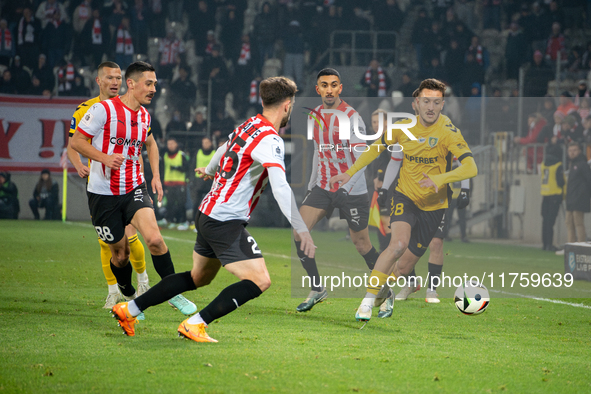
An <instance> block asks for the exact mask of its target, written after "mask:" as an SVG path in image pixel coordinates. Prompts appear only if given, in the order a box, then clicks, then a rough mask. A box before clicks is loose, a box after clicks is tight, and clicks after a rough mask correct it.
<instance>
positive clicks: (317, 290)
mask: <svg viewBox="0 0 591 394" xmlns="http://www.w3.org/2000/svg"><path fill="white" fill-rule="evenodd" d="M300 215H301V216H302V219H303V220H304V223H305V224H306V227H307V228H308V230H310V231H311V230H312V229H313V228H314V226H315V225H316V223H318V222H319V221H320V220H321V219H322V218H323V217H325V216H326V211H325V210H324V209H319V208H314V207H310V206H307V205H302V207H301V208H300ZM293 237H294V240H295V245H296V250H297V254H298V257H299V258H300V262H301V263H302V266H303V267H304V269H305V270H306V273H307V274H308V276H309V277H310V283H311V284H312V289H311V290H310V294H308V297H307V298H306V299H305V300H304V302H302V303H301V304H299V305H298V306H297V308H296V310H297V311H298V312H306V311H309V310H310V309H312V308H313V307H314V305H316V304H318V303H320V302H322V301H324V300H325V299H326V297H327V296H328V293H327V292H326V289H324V288H323V287H322V286H321V280H320V274H319V273H318V266H317V264H316V259H314V258H310V257H308V256H306V254H305V253H304V251H302V250H301V249H300V242H301V239H300V236H299V235H298V233H297V232H295V231H294V232H293ZM368 239H369V237H368Z"/></svg>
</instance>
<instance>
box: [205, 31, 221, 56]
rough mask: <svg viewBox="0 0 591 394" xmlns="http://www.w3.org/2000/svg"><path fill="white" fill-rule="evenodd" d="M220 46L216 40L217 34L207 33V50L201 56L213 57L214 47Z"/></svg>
mask: <svg viewBox="0 0 591 394" xmlns="http://www.w3.org/2000/svg"><path fill="white" fill-rule="evenodd" d="M215 45H218V46H219V44H218V40H217V39H216V38H215V32H214V31H213V30H209V31H208V32H207V39H206V41H205V50H204V52H203V53H202V54H201V55H202V56H205V57H207V56H211V52H213V47H214V46H215Z"/></svg>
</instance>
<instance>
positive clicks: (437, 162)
mask: <svg viewBox="0 0 591 394" xmlns="http://www.w3.org/2000/svg"><path fill="white" fill-rule="evenodd" d="M397 123H410V120H409V119H406V120H401V121H400V122H397ZM409 131H410V132H411V133H412V134H413V135H414V136H415V137H416V138H417V140H416V141H413V140H411V139H410V138H409V137H408V136H407V135H406V134H405V133H404V132H403V131H402V130H401V129H393V130H392V134H391V135H392V138H391V139H388V138H387V137H388V136H387V134H384V135H383V136H382V138H381V140H378V141H376V142H375V143H374V144H372V145H371V148H370V150H369V151H367V152H365V153H363V155H361V156H360V157H359V159H357V161H356V162H355V165H353V166H352V167H351V168H350V169H349V170H348V171H347V174H349V175H352V174H354V173H355V172H357V171H358V170H359V169H361V168H363V167H364V166H365V165H367V164H369V163H370V162H371V161H372V160H373V159H374V158H375V157H377V156H378V155H379V153H380V152H381V151H383V150H384V149H386V147H385V146H384V145H393V144H396V143H399V144H400V145H402V147H403V153H404V160H403V164H402V168H401V169H400V175H399V179H398V185H397V187H396V190H398V191H399V192H400V193H402V194H404V195H405V196H407V197H408V198H409V199H411V200H412V201H413V202H414V204H415V205H416V206H417V207H418V208H419V209H421V210H423V211H435V210H437V209H443V208H447V207H448V201H447V199H448V188H447V187H443V186H444V185H447V184H448V183H450V182H454V181H457V180H461V179H466V178H471V177H474V176H475V175H476V171H477V170H476V165H475V164H474V159H473V158H472V152H471V151H470V148H469V147H468V144H467V143H466V141H465V140H464V137H463V136H462V133H461V132H460V130H459V129H458V128H457V127H455V126H454V125H453V123H452V122H451V120H450V119H449V118H448V117H447V116H445V115H439V119H438V120H437V122H435V124H433V125H432V126H429V127H425V126H423V125H422V124H421V123H420V121H419V120H417V124H416V125H415V126H413V127H411V128H409ZM453 156H456V157H457V158H458V160H459V161H460V162H463V161H464V160H465V159H466V158H470V159H469V162H470V163H471V164H469V165H467V166H465V165H463V166H461V167H459V168H457V169H455V170H453V171H451V169H452V168H451V167H452V159H453ZM466 164H467V163H466ZM450 171H451V172H450ZM423 173H425V174H427V175H428V176H429V178H431V180H432V181H433V182H435V184H436V185H437V187H438V188H439V191H438V192H437V193H435V192H434V190H433V188H422V187H420V185H419V181H420V180H422V179H423V178H424V176H423Z"/></svg>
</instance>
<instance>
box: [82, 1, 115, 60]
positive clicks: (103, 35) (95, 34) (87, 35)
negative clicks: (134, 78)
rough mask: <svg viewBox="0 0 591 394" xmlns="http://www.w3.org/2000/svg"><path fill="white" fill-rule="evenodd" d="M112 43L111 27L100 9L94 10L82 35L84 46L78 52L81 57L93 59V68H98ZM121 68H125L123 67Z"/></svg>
mask: <svg viewBox="0 0 591 394" xmlns="http://www.w3.org/2000/svg"><path fill="white" fill-rule="evenodd" d="M110 42H111V33H110V29H109V26H107V24H106V23H105V22H104V21H103V19H102V18H101V11H100V9H98V8H95V9H93V10H92V18H91V19H89V20H88V21H87V22H86V24H85V25H84V28H83V29H82V33H80V43H81V45H82V46H81V47H80V48H79V49H78V50H79V51H80V52H81V53H80V54H81V55H83V56H90V57H92V62H93V64H92V66H93V67H98V66H99V64H101V63H102V59H103V54H104V53H106V52H108V51H109V49H108V48H109V45H110ZM120 66H121V67H123V65H120ZM122 69H123V70H124V68H122Z"/></svg>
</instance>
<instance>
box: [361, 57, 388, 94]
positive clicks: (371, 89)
mask: <svg viewBox="0 0 591 394" xmlns="http://www.w3.org/2000/svg"><path fill="white" fill-rule="evenodd" d="M359 83H360V84H361V85H362V86H364V87H366V88H367V97H386V96H387V94H388V90H389V89H390V77H389V76H388V74H387V73H386V72H385V71H384V69H383V68H382V67H381V66H380V62H378V61H377V60H376V59H374V60H372V61H371V62H370V63H369V67H368V68H367V69H366V70H365V73H364V74H363V76H362V77H361V81H360V82H359Z"/></svg>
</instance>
